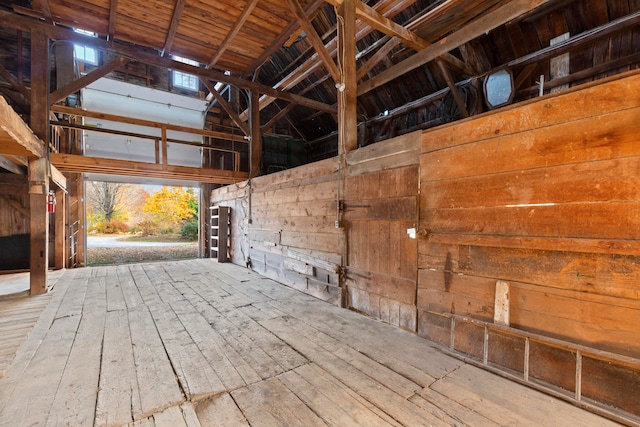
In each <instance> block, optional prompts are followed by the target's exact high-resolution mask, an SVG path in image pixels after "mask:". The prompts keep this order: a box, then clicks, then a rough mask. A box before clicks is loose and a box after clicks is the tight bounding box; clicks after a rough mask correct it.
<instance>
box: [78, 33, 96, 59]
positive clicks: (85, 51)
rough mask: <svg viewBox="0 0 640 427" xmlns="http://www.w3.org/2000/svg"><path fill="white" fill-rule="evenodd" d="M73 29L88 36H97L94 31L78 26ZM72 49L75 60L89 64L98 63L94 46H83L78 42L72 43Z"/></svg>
mask: <svg viewBox="0 0 640 427" xmlns="http://www.w3.org/2000/svg"><path fill="white" fill-rule="evenodd" d="M73 31H75V32H76V33H79V34H84V35H85V36H89V37H98V35H97V34H96V33H93V32H91V31H86V30H81V29H80V28H75V29H74V30H73ZM73 50H74V53H75V57H76V61H82V62H84V63H87V64H91V65H98V52H97V51H96V50H95V49H94V48H92V47H87V46H83V45H80V44H74V45H73Z"/></svg>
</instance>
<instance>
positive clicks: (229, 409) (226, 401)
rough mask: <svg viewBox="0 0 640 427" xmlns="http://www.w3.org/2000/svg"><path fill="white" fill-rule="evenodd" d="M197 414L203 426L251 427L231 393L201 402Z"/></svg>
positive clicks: (197, 407)
mask: <svg viewBox="0 0 640 427" xmlns="http://www.w3.org/2000/svg"><path fill="white" fill-rule="evenodd" d="M196 414H197V415H198V419H199V420H200V423H201V424H202V425H203V426H210V427H226V426H238V427H249V423H248V421H247V419H246V418H245V416H244V414H243V413H242V411H241V410H240V408H238V406H237V405H236V402H235V401H234V400H233V398H232V397H231V395H230V394H229V393H223V394H220V395H219V396H215V397H212V398H210V399H206V400H203V401H201V402H199V403H198V404H197V406H196Z"/></svg>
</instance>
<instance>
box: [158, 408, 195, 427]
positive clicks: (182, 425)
mask: <svg viewBox="0 0 640 427" xmlns="http://www.w3.org/2000/svg"><path fill="white" fill-rule="evenodd" d="M153 423H154V424H155V427H190V426H188V425H187V423H186V421H185V420H184V417H183V416H182V410H181V409H180V407H179V406H171V407H169V408H167V409H165V410H164V411H162V412H158V413H156V414H153Z"/></svg>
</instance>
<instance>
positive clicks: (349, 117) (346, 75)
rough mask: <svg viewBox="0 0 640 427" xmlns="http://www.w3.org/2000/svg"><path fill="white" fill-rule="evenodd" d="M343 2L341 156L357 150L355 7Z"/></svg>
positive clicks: (340, 31) (340, 12) (346, 0)
mask: <svg viewBox="0 0 640 427" xmlns="http://www.w3.org/2000/svg"><path fill="white" fill-rule="evenodd" d="M354 3H355V2H354V1H353V0H344V1H343V2H342V4H341V5H340V7H339V8H338V11H337V12H338V16H339V17H340V19H339V25H338V48H339V53H338V55H340V58H342V61H341V62H340V64H341V66H342V70H341V72H342V79H343V80H342V82H341V86H340V88H339V89H338V154H339V155H341V156H342V155H345V154H347V153H348V152H350V151H353V150H355V149H356V148H358V119H357V109H356V103H357V97H356V92H357V84H358V82H357V77H356V6H355V4H354Z"/></svg>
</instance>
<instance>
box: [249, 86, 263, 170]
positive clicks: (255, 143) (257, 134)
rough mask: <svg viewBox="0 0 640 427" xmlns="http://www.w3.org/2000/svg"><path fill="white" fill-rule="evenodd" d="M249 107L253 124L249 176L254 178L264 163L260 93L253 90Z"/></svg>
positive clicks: (250, 120)
mask: <svg viewBox="0 0 640 427" xmlns="http://www.w3.org/2000/svg"><path fill="white" fill-rule="evenodd" d="M250 104H251V105H250V106H249V108H250V109H251V115H250V116H249V124H250V126H251V145H249V158H250V161H249V176H250V177H252V178H254V177H256V176H259V175H260V166H261V164H262V132H261V130H260V94H259V93H258V92H256V91H251V102H250Z"/></svg>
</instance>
